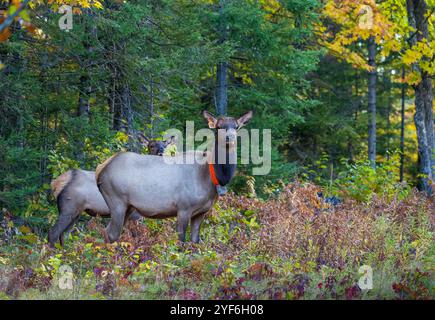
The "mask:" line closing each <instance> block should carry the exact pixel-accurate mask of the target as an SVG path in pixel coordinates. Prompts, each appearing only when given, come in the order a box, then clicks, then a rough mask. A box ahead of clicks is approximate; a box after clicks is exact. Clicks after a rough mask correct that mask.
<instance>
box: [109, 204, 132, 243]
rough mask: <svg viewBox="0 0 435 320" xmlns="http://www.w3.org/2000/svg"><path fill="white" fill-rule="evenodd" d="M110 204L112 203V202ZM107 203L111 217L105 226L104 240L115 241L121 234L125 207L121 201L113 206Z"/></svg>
mask: <svg viewBox="0 0 435 320" xmlns="http://www.w3.org/2000/svg"><path fill="white" fill-rule="evenodd" d="M111 202H112V201H111ZM111 204H113V202H112V203H111ZM107 205H108V206H109V209H110V214H111V218H110V222H109V224H108V225H107V228H106V235H107V238H106V241H107V240H108V241H109V242H115V241H117V240H118V239H119V237H120V236H121V231H122V227H123V225H124V220H125V214H126V212H127V208H126V206H125V205H124V204H123V203H119V204H118V205H116V206H115V207H113V206H111V205H110V204H107Z"/></svg>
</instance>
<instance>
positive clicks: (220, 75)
mask: <svg viewBox="0 0 435 320" xmlns="http://www.w3.org/2000/svg"><path fill="white" fill-rule="evenodd" d="M224 6H225V0H220V1H219V18H220V22H219V38H220V43H221V44H222V43H224V42H225V41H226V39H227V25H226V22H225V17H224V13H223V10H224ZM227 69H228V62H226V61H221V62H219V63H218V64H217V67H216V95H215V96H216V112H217V114H218V115H226V114H227V108H228V79H227Z"/></svg>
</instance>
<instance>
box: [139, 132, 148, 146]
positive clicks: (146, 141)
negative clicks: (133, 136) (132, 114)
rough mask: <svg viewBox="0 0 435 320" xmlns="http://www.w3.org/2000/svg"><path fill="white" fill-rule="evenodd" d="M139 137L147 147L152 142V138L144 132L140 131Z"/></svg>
mask: <svg viewBox="0 0 435 320" xmlns="http://www.w3.org/2000/svg"><path fill="white" fill-rule="evenodd" d="M137 138H138V139H139V142H140V143H142V144H143V145H144V146H145V147H148V145H149V144H150V139H148V138H147V137H146V136H145V135H144V134H143V133H142V132H139V133H138V134H137Z"/></svg>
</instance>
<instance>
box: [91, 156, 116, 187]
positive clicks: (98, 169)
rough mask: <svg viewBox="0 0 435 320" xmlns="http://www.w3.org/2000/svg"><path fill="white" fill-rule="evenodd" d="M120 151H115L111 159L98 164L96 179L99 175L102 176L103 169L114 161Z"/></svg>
mask: <svg viewBox="0 0 435 320" xmlns="http://www.w3.org/2000/svg"><path fill="white" fill-rule="evenodd" d="M118 154H119V153H115V154H114V155H113V156H111V157H110V158H109V159H107V160H106V161H104V162H103V163H101V164H99V165H98V166H97V169H96V170H95V180H96V181H98V177H99V176H100V173H101V171H103V170H104V168H105V167H107V165H108V164H109V163H110V162H112V160H113V159H114V158H115V157H116V156H117V155H118Z"/></svg>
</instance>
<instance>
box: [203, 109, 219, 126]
mask: <svg viewBox="0 0 435 320" xmlns="http://www.w3.org/2000/svg"><path fill="white" fill-rule="evenodd" d="M202 116H203V117H204V119H205V120H207V122H208V127H209V128H210V129H215V128H216V123H217V119H216V118H215V117H214V115H212V114H211V113H210V112H208V111H207V110H204V111H203V112H202Z"/></svg>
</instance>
